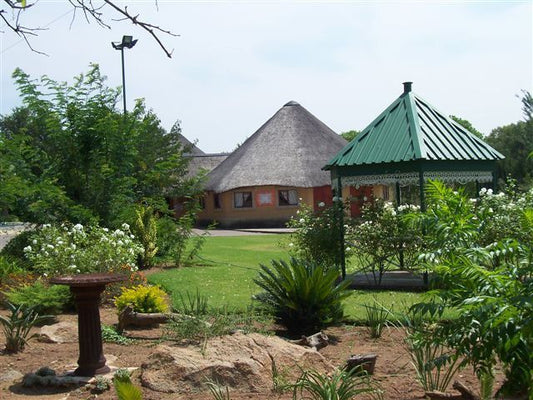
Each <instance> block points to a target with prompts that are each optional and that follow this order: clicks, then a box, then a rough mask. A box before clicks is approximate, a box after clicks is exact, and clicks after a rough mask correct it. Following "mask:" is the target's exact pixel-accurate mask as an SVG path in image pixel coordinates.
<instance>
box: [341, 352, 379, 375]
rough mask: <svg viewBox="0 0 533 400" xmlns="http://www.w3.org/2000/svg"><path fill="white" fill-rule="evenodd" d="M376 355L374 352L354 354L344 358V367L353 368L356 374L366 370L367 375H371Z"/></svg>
mask: <svg viewBox="0 0 533 400" xmlns="http://www.w3.org/2000/svg"><path fill="white" fill-rule="evenodd" d="M377 357H378V356H377V355H376V354H356V355H354V356H351V357H350V358H348V360H346V369H347V370H348V371H350V370H353V371H354V373H356V374H357V373H361V372H362V371H366V373H367V374H368V375H372V374H373V373H374V368H375V366H376V359H377Z"/></svg>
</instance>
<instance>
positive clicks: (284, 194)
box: [278, 190, 298, 206]
mask: <svg viewBox="0 0 533 400" xmlns="http://www.w3.org/2000/svg"><path fill="white" fill-rule="evenodd" d="M278 199H279V200H278V202H279V205H280V206H297V205H298V192H297V191H296V190H280V191H279V192H278Z"/></svg>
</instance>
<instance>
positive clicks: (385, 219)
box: [345, 199, 422, 286]
mask: <svg viewBox="0 0 533 400" xmlns="http://www.w3.org/2000/svg"><path fill="white" fill-rule="evenodd" d="M418 210H419V207H418V206H414V205H400V206H399V207H398V208H394V206H393V204H392V203H390V202H384V201H382V200H380V199H376V200H375V201H373V202H372V203H366V204H365V205H364V206H363V209H362V215H361V219H360V220H359V221H358V223H357V224H354V225H353V226H352V227H350V226H348V228H347V229H346V233H345V241H346V242H347V243H349V245H348V247H347V249H348V253H347V254H349V255H350V254H351V255H353V256H354V258H355V259H356V260H357V265H358V267H357V269H358V270H359V271H363V272H370V273H372V276H373V278H374V283H375V284H376V285H377V286H379V285H381V279H382V277H383V275H384V273H385V272H386V271H387V270H389V269H391V268H401V269H414V268H416V267H417V260H416V256H417V254H418V251H419V249H420V246H421V245H422V243H421V240H420V238H419V235H418V234H416V233H415V232H416V231H414V230H412V229H411V228H410V227H409V225H408V224H407V223H406V221H405V220H404V218H403V216H404V215H405V214H406V213H409V212H410V213H416V212H418Z"/></svg>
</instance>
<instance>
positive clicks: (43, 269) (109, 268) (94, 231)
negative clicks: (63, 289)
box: [24, 224, 142, 276]
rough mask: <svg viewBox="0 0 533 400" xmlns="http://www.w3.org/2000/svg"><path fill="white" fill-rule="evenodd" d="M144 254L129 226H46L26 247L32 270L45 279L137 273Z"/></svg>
mask: <svg viewBox="0 0 533 400" xmlns="http://www.w3.org/2000/svg"><path fill="white" fill-rule="evenodd" d="M141 251H142V249H141V247H140V246H139V245H138V244H137V243H136V242H134V240H133V236H132V235H131V233H130V231H129V226H128V225H127V224H123V225H122V229H116V230H114V231H110V230H108V229H107V228H101V227H98V226H90V227H84V226H83V225H81V224H76V225H74V226H69V225H61V226H52V225H47V224H45V225H43V226H42V227H41V228H40V229H39V230H37V232H36V233H35V235H33V236H32V241H31V243H30V244H29V245H28V246H26V247H25V248H24V253H25V255H26V257H27V258H28V259H29V260H30V262H31V264H32V269H33V270H34V271H36V272H38V273H40V274H42V275H44V276H56V275H69V274H70V275H73V274H80V273H93V272H113V271H121V268H122V266H128V267H129V269H130V270H136V266H135V259H136V257H137V254H138V253H140V252H141Z"/></svg>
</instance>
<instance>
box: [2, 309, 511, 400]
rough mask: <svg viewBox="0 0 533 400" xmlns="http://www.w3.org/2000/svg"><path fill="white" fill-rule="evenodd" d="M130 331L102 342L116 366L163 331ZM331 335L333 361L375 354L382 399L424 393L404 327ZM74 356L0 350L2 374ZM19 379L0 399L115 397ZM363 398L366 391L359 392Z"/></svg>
mask: <svg viewBox="0 0 533 400" xmlns="http://www.w3.org/2000/svg"><path fill="white" fill-rule="evenodd" d="M100 314H101V319H102V323H104V324H107V325H113V324H116V323H117V315H116V310H115V309H113V308H102V309H101V311H100ZM58 320H59V321H71V322H76V320H77V316H76V315H75V314H65V315H60V316H59V317H58ZM130 332H131V334H132V335H134V336H136V337H138V338H140V339H138V340H137V341H136V342H135V344H131V345H118V344H110V343H104V354H105V356H106V358H107V360H108V365H111V366H113V367H117V368H126V367H137V368H139V367H140V366H141V364H142V363H143V362H144V361H145V360H147V358H148V356H149V355H150V354H151V353H152V352H153V351H154V346H155V345H156V344H158V343H159V342H160V341H159V338H160V337H161V333H162V331H161V329H146V330H137V331H130ZM325 332H326V334H327V335H328V336H329V337H330V338H332V339H334V340H333V341H334V343H333V344H330V345H329V346H327V347H325V348H323V349H321V350H320V353H322V354H323V355H324V356H325V357H326V358H327V359H329V360H330V361H331V362H332V363H333V365H336V366H343V365H344V363H345V362H346V359H347V358H348V357H349V356H351V355H354V354H366V353H375V354H377V356H378V358H377V363H376V368H375V372H374V375H373V379H374V380H375V382H376V383H378V384H379V386H380V387H381V388H382V390H383V392H384V396H383V397H384V399H386V400H414V399H422V398H424V392H423V390H422V388H421V386H420V385H419V384H418V383H417V381H416V379H415V377H416V374H415V370H414V368H413V367H412V365H411V363H410V359H409V355H408V353H407V351H406V350H405V347H404V337H405V333H404V332H403V331H402V330H400V329H396V328H388V329H385V331H384V333H383V335H382V337H381V338H379V339H371V338H370V337H369V333H368V331H367V329H366V328H365V327H354V326H348V325H344V326H340V327H332V328H330V329H328V330H326V331H325ZM77 357H78V345H77V343H67V344H50V343H41V342H38V341H37V340H36V339H32V340H31V341H30V342H29V345H28V346H27V347H26V348H25V349H24V351H22V352H20V353H18V354H0V377H1V376H3V375H4V374H5V373H6V372H8V371H9V370H16V371H19V372H21V373H22V374H25V373H28V372H35V371H36V370H37V369H38V368H40V367H42V366H49V367H50V368H52V369H54V370H55V371H56V372H57V373H58V374H63V373H65V372H67V371H69V370H73V369H75V368H76V360H77ZM456 379H457V380H459V381H461V382H462V383H464V384H466V385H467V386H469V387H471V388H473V389H474V390H475V391H476V392H477V388H478V386H479V385H478V383H477V380H476V378H475V377H474V376H473V374H472V372H471V370H470V369H465V370H463V371H461V372H460V373H459V374H458V376H457V377H456ZM502 380H503V377H502V374H501V373H499V372H498V373H497V377H496V383H495V388H497V387H499V385H500V384H501V383H502ZM20 381H21V380H20V379H18V380H16V381H14V382H13V381H11V382H0V399H6V400H7V399H20V400H22V399H33V400H35V399H44V400H56V399H57V400H59V399H80V400H81V399H96V398H99V399H104V400H107V399H116V395H115V393H114V391H113V390H109V391H105V392H103V393H94V392H92V391H91V387H87V386H81V387H78V388H70V389H62V390H60V389H52V388H49V389H48V388H39V389H27V388H24V387H22V385H21V384H20ZM133 381H134V383H136V384H137V385H139V386H140V381H139V373H138V372H135V373H134V374H133ZM142 391H143V398H144V399H145V400H156V399H172V400H174V399H191V400H208V399H209V400H212V399H213V397H212V396H211V395H210V393H209V392H203V393H197V394H194V395H187V396H186V397H184V396H183V395H171V394H165V393H158V392H154V391H151V390H149V389H147V388H142ZM230 394H231V398H232V399H235V400H243V399H259V400H267V399H279V400H289V399H292V393H290V392H289V393H276V392H273V391H271V392H267V393H238V392H235V391H231V390H230ZM362 398H364V397H362Z"/></svg>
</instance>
